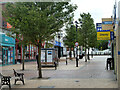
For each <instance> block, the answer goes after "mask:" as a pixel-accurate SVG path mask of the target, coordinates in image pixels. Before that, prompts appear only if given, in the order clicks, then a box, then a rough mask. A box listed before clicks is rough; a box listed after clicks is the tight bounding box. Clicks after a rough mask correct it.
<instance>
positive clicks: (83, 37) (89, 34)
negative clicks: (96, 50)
mask: <svg viewBox="0 0 120 90" xmlns="http://www.w3.org/2000/svg"><path fill="white" fill-rule="evenodd" d="M79 21H80V22H81V21H82V26H81V28H80V32H79V38H78V39H79V43H80V45H81V46H83V47H86V48H88V47H95V44H96V41H97V37H96V35H97V33H96V29H95V25H94V20H93V18H91V15H90V13H87V14H86V13H83V14H80V18H79Z"/></svg>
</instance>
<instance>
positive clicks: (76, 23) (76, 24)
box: [72, 21, 82, 67]
mask: <svg viewBox="0 0 120 90" xmlns="http://www.w3.org/2000/svg"><path fill="white" fill-rule="evenodd" d="M72 24H73V22H72ZM78 24H82V21H81V22H80V23H78V22H77V21H75V26H76V43H75V44H77V45H75V46H76V67H78V60H79V59H78V42H77V27H78Z"/></svg>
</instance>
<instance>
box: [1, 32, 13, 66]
mask: <svg viewBox="0 0 120 90" xmlns="http://www.w3.org/2000/svg"><path fill="white" fill-rule="evenodd" d="M0 38H2V39H0V55H1V58H0V65H1V66H4V65H10V64H15V39H14V38H12V37H8V36H6V35H5V34H0Z"/></svg>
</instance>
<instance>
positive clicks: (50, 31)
mask: <svg viewBox="0 0 120 90" xmlns="http://www.w3.org/2000/svg"><path fill="white" fill-rule="evenodd" d="M6 8H7V9H6V11H5V15H6V17H7V18H8V21H9V23H10V24H11V25H12V26H13V27H15V28H17V29H19V30H20V32H21V34H24V35H25V37H27V38H28V41H29V42H31V43H32V44H33V45H36V46H37V47H38V50H39V51H38V52H39V54H38V64H39V65H38V66H39V68H38V70H39V72H38V75H39V76H38V77H39V78H42V71H41V43H42V42H43V41H45V40H47V39H49V38H50V37H52V36H53V35H55V33H56V32H59V31H60V29H61V28H62V27H63V24H64V23H66V22H68V21H69V18H70V17H71V14H72V13H73V11H74V10H75V9H76V8H77V6H76V5H74V6H73V5H71V4H69V3H68V2H46V3H44V2H22V3H21V2H17V3H13V4H11V3H9V4H7V7H6Z"/></svg>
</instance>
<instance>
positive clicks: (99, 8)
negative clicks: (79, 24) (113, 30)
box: [71, 0, 120, 23]
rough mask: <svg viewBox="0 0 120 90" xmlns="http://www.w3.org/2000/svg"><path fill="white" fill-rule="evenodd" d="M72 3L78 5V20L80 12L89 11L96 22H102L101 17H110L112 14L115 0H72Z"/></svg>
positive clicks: (76, 16)
mask: <svg viewBox="0 0 120 90" xmlns="http://www.w3.org/2000/svg"><path fill="white" fill-rule="evenodd" d="M118 1H120V0H117V2H118ZM71 3H73V4H77V6H78V9H77V10H76V11H75V17H74V19H75V20H78V18H79V17H80V13H83V12H85V13H88V12H89V13H90V14H91V15H92V18H93V19H94V23H100V22H102V20H101V18H110V17H111V16H112V14H113V6H114V4H115V0H71Z"/></svg>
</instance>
